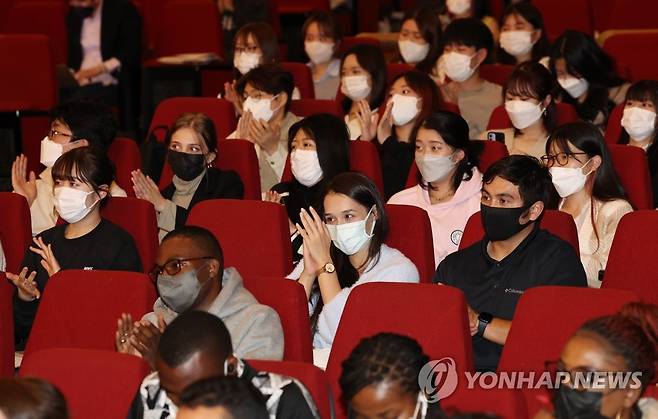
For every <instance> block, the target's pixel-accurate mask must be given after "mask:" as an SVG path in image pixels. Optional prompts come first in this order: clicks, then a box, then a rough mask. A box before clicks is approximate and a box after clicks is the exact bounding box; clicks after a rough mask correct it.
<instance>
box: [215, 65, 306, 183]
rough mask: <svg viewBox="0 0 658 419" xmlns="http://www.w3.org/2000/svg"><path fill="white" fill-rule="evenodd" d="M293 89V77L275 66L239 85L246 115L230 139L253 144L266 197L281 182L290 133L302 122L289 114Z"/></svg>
mask: <svg viewBox="0 0 658 419" xmlns="http://www.w3.org/2000/svg"><path fill="white" fill-rule="evenodd" d="M293 87H294V86H293V78H292V74H290V73H288V72H287V71H284V70H282V69H281V68H280V67H279V66H275V65H262V66H260V67H257V68H255V69H253V70H251V71H250V72H248V73H247V74H245V75H244V76H243V77H241V78H240V80H239V81H238V84H237V90H238V93H239V95H240V96H241V97H242V98H243V110H244V113H243V115H242V116H241V117H240V119H239V120H238V127H237V129H236V130H235V131H234V132H232V133H231V134H229V136H228V137H227V138H229V139H234V138H237V139H244V140H249V141H251V142H252V143H254V147H255V148H256V154H257V156H258V169H259V174H260V187H261V191H262V192H263V193H265V192H267V191H269V190H270V189H271V188H272V186H274V185H276V184H277V183H279V182H281V176H282V175H283V169H284V167H285V164H286V158H287V157H288V131H289V130H290V127H292V125H293V124H294V123H295V122H297V121H299V117H297V116H296V115H295V114H293V113H292V112H290V102H291V98H292V91H293Z"/></svg>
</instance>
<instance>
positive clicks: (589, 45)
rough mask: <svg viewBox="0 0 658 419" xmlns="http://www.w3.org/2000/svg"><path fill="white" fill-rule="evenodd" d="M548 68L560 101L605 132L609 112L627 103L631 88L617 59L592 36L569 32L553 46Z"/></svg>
mask: <svg viewBox="0 0 658 419" xmlns="http://www.w3.org/2000/svg"><path fill="white" fill-rule="evenodd" d="M549 65H550V70H551V73H553V74H554V75H555V77H557V81H558V84H559V85H560V87H561V89H560V97H559V100H561V101H563V102H565V103H570V104H572V105H574V106H575V107H576V111H577V112H578V116H579V117H580V118H581V119H583V120H585V121H589V122H592V123H593V124H595V125H596V126H597V127H599V128H601V129H602V130H603V129H605V127H606V124H607V121H608V117H609V116H610V111H611V110H612V108H613V107H614V106H615V105H619V104H620V103H622V102H623V101H624V97H625V96H626V91H627V90H628V87H629V86H630V84H629V83H627V82H626V81H624V79H622V78H621V77H620V76H619V74H617V71H616V69H615V61H614V59H613V58H612V57H610V56H609V55H608V54H607V53H606V52H605V51H603V49H602V48H601V47H600V46H599V45H598V44H597V43H596V41H595V40H594V38H592V36H591V35H588V34H586V33H583V32H578V31H573V30H568V31H566V32H564V33H563V34H562V35H561V36H560V37H559V38H558V39H556V40H555V42H554V43H553V46H552V47H551V59H550V64H549Z"/></svg>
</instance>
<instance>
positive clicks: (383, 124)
mask: <svg viewBox="0 0 658 419" xmlns="http://www.w3.org/2000/svg"><path fill="white" fill-rule="evenodd" d="M392 110H393V101H389V102H388V103H387V104H386V110H385V111H384V115H382V119H381V121H379V124H378V125H377V141H379V144H383V143H384V141H386V139H387V138H388V137H390V136H391V134H392V133H393V115H392Z"/></svg>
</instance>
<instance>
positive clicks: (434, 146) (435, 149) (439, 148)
mask: <svg viewBox="0 0 658 419" xmlns="http://www.w3.org/2000/svg"><path fill="white" fill-rule="evenodd" d="M440 150H441V146H440V145H438V144H435V145H433V146H432V151H440Z"/></svg>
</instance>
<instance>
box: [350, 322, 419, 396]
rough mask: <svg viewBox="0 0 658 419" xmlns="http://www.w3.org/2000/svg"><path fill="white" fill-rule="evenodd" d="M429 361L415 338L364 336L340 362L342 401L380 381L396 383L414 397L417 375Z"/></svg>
mask: <svg viewBox="0 0 658 419" xmlns="http://www.w3.org/2000/svg"><path fill="white" fill-rule="evenodd" d="M429 361H430V358H429V356H427V355H426V354H425V353H424V352H423V348H421V346H420V344H418V342H416V341H415V340H414V339H412V338H410V337H407V336H402V335H398V334H395V333H379V334H377V335H374V336H371V337H367V338H364V339H362V340H361V342H359V343H358V345H356V347H354V349H353V350H352V352H351V353H350V355H349V356H348V357H347V359H345V360H344V361H343V364H342V371H341V374H340V378H339V384H340V388H341V391H342V400H343V403H344V404H345V406H348V407H349V404H350V401H351V400H352V398H353V397H354V396H356V395H357V394H358V393H359V392H360V391H361V390H363V389H364V388H366V387H368V386H371V385H377V384H380V383H383V382H387V383H395V384H397V385H398V388H399V389H400V390H401V391H403V392H404V393H408V394H412V395H416V394H418V392H419V391H420V389H419V387H418V375H419V374H420V371H421V369H422V368H423V366H424V365H425V364H427V363H428V362H429Z"/></svg>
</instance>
